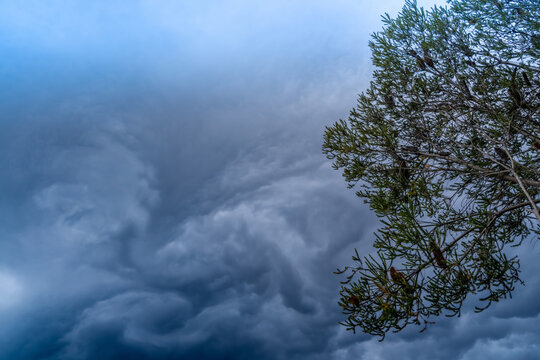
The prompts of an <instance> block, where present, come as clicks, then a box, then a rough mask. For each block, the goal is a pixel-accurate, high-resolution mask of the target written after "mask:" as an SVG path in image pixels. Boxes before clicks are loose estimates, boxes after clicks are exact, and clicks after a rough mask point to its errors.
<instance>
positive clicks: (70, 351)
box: [0, 0, 540, 360]
mask: <svg viewBox="0 0 540 360" xmlns="http://www.w3.org/2000/svg"><path fill="white" fill-rule="evenodd" d="M419 3H420V4H421V5H424V6H428V7H429V6H431V5H433V4H434V2H430V1H422V2H419ZM402 5H403V4H402V3H401V2H400V1H392V2H369V1H352V0H339V1H332V2H329V1H303V0H302V1H296V2H291V1H285V0H278V1H260V2H248V1H239V0H238V1H236V0H227V1H210V0H209V1H201V2H189V1H169V0H164V1H143V0H140V1H133V2H130V3H129V4H127V3H126V2H124V1H120V0H117V1H107V2H105V1H95V2H91V3H89V2H82V1H81V2H77V1H75V2H71V3H69V4H68V3H67V2H65V1H48V2H42V1H25V2H24V4H21V3H20V2H15V1H3V2H2V3H1V4H0V51H1V52H2V54H3V56H2V57H1V58H0V73H1V80H0V81H1V86H0V91H1V94H0V110H1V114H2V115H1V118H0V165H1V168H2V175H1V176H0V197H1V199H2V201H1V202H0V212H1V216H0V225H1V226H0V235H1V239H2V240H1V242H0V294H1V295H0V316H1V318H2V321H1V322H0V359H201V360H204V359H269V360H270V359H298V360H304V359H315V360H318V359H320V360H326V359H336V360H337V359H350V358H361V359H391V358H395V357H397V356H398V355H399V357H400V358H401V359H433V358H436V359H463V360H469V359H488V358H493V357H497V358H501V359H506V358H508V359H510V358H512V359H533V358H537V357H538V356H539V354H540V348H539V347H538V345H537V340H536V339H537V338H538V335H539V334H540V326H539V325H538V324H539V321H538V320H539V319H538V317H539V313H540V306H538V304H537V301H536V299H537V298H538V296H539V295H540V294H539V290H538V289H540V286H539V285H540V284H539V280H538V278H537V277H535V276H534V274H535V273H537V271H538V270H539V269H538V265H535V264H536V256H538V255H537V254H536V253H537V252H538V251H537V250H536V249H535V247H534V243H527V244H524V245H523V251H522V252H523V254H522V255H523V260H522V262H523V275H524V278H525V280H526V286H525V287H521V288H519V289H517V290H516V292H515V296H514V298H513V299H512V300H509V301H505V302H502V303H500V304H495V306H493V308H491V309H490V310H489V311H487V312H485V313H482V314H479V315H476V314H473V313H472V311H466V312H465V313H464V315H463V316H462V317H461V318H459V319H441V321H440V322H438V323H437V324H436V325H434V326H432V327H431V328H430V329H429V330H428V331H427V332H426V333H423V334H418V333H417V329H408V330H406V331H403V332H402V333H399V334H395V335H390V336H389V337H388V338H387V340H385V342H383V343H379V342H377V339H373V338H371V337H369V336H367V335H362V334H356V335H353V334H351V333H348V332H346V331H345V330H344V328H343V327H341V326H339V325H338V322H339V321H341V320H342V315H341V313H340V308H339V307H338V306H337V299H338V289H339V280H340V278H339V277H337V276H335V275H334V274H333V273H332V272H333V271H334V270H335V269H336V268H337V267H341V266H343V265H346V264H348V263H349V262H350V256H351V254H352V252H353V250H354V248H357V249H358V250H359V251H361V252H363V253H368V252H370V251H371V241H372V233H373V231H374V230H375V229H376V228H377V219H376V218H375V216H374V215H373V214H372V213H370V211H369V209H368V208H367V207H366V206H365V204H363V203H362V201H361V200H360V199H358V198H355V196H354V191H352V190H350V189H347V188H346V184H345V183H344V181H343V180H342V178H341V177H340V174H339V173H337V172H336V171H334V170H332V168H331V165H330V163H329V162H328V161H327V160H326V159H325V158H324V156H323V155H322V154H321V150H320V149H321V142H322V134H323V132H324V127H325V126H326V125H330V124H331V123H332V122H334V121H336V120H337V119H339V118H344V117H346V116H347V113H348V110H349V109H350V108H351V107H352V106H353V105H354V103H355V101H356V97H357V94H358V93H359V92H361V91H362V89H363V88H365V86H366V85H367V84H368V83H369V79H370V75H371V72H372V67H371V64H370V53H369V49H368V46H367V42H368V41H369V35H370V33H372V32H373V31H376V30H377V29H378V28H380V26H381V23H380V15H381V14H383V13H384V12H389V13H390V14H396V13H397V11H398V10H399V9H400V7H401V6H402Z"/></svg>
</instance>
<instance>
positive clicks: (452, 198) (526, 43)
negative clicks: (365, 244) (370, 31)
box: [323, 0, 540, 340]
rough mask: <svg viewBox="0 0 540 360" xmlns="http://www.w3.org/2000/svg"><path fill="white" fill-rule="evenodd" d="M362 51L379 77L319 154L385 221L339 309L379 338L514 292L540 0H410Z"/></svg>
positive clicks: (539, 102)
mask: <svg viewBox="0 0 540 360" xmlns="http://www.w3.org/2000/svg"><path fill="white" fill-rule="evenodd" d="M383 22H384V28H383V30H382V31H381V32H378V33H375V34H374V35H373V40H372V42H371V43H370V47H371V50H372V53H373V63H374V65H375V67H376V70H375V71H374V74H373V81H372V82H371V84H370V86H369V88H368V89H367V90H365V92H364V93H362V94H361V95H360V96H359V99H358V103H357V106H356V107H355V108H354V109H353V110H351V112H350V116H349V118H348V119H347V120H346V121H344V120H340V121H338V122H337V123H335V124H334V125H333V126H332V127H328V128H327V129H326V133H325V137H324V145H323V151H324V153H325V154H326V155H327V157H328V158H329V159H332V160H333V162H334V163H333V165H334V168H335V169H342V171H343V176H344V177H345V180H346V181H347V182H348V184H349V186H350V187H351V188H353V187H354V188H355V189H356V190H357V195H358V196H360V197H361V198H364V199H365V201H366V202H367V203H368V204H369V206H370V208H371V209H372V210H373V211H374V212H375V213H376V214H377V215H378V216H379V217H380V220H381V228H380V229H379V230H378V232H377V233H376V234H375V240H374V247H375V249H376V252H375V253H374V255H369V256H360V255H359V254H358V253H356V255H355V256H354V257H353V260H354V262H355V265H354V266H352V267H347V268H345V269H344V270H343V271H339V273H347V279H346V280H345V281H343V282H342V284H343V286H342V288H341V300H340V303H339V304H340V306H341V307H342V308H343V311H344V314H345V315H347V320H346V321H344V322H343V325H345V326H346V327H347V328H348V329H350V330H353V331H354V330H355V329H356V328H357V327H359V328H360V329H361V330H363V331H364V332H366V333H369V334H373V335H377V336H380V338H381V340H382V339H384V337H385V335H386V333H387V332H388V331H390V330H392V331H399V330H401V329H403V328H404V327H405V326H407V325H408V324H417V325H421V326H424V327H423V328H424V329H425V325H427V324H428V323H429V322H430V321H431V320H432V319H433V317H436V316H439V315H441V314H445V315H447V316H454V315H458V316H459V314H460V311H461V307H462V305H463V302H464V300H465V299H466V298H467V296H469V295H475V298H476V300H477V301H478V307H477V311H482V310H484V309H485V308H487V307H488V306H489V305H490V304H491V303H492V302H494V301H499V300H500V299H503V298H506V297H508V296H510V295H511V292H512V291H513V290H514V286H515V284H516V283H519V282H521V280H520V278H519V259H518V258H517V257H508V255H507V248H508V246H516V245H519V244H521V242H522V241H523V239H524V238H526V237H528V236H530V235H531V234H538V233H539V232H540V228H539V221H540V214H539V212H538V207H537V205H536V204H537V203H540V169H539V164H540V140H539V138H540V117H539V111H538V110H539V106H540V3H539V2H538V1H536V0H523V1H515V0H453V1H449V5H448V6H447V7H434V8H433V9H431V10H430V11H424V10H423V9H422V8H418V7H417V5H416V3H415V2H413V1H408V2H406V4H405V7H404V8H403V10H402V12H401V13H400V14H399V15H398V17H397V18H395V19H391V18H390V17H389V16H388V15H386V16H384V17H383Z"/></svg>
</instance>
